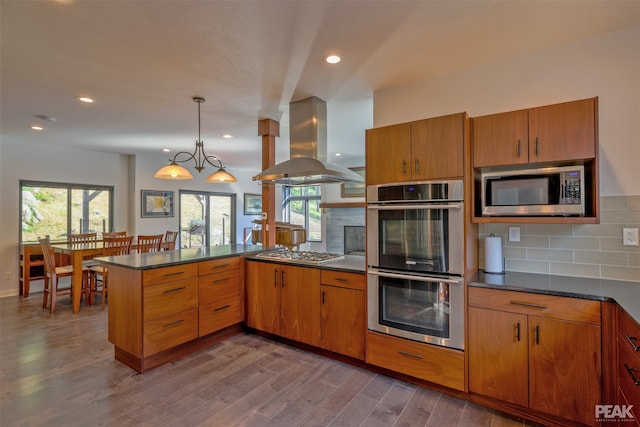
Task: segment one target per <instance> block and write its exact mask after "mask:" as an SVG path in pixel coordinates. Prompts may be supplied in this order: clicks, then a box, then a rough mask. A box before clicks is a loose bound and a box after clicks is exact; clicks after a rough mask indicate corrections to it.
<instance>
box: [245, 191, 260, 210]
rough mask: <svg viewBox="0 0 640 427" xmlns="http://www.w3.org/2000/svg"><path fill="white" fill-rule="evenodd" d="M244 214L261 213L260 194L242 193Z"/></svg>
mask: <svg viewBox="0 0 640 427" xmlns="http://www.w3.org/2000/svg"><path fill="white" fill-rule="evenodd" d="M244 214H245V215H261V214H262V195H261V194H249V193H244Z"/></svg>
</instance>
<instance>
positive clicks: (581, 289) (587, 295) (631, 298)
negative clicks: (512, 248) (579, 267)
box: [468, 271, 640, 323]
mask: <svg viewBox="0 0 640 427" xmlns="http://www.w3.org/2000/svg"><path fill="white" fill-rule="evenodd" d="M468 285H469V286H475V287H482V288H492V289H502V290H508V291H517V292H529V293H537V294H545V295H556V296H565V297H573V298H583V299H592V300H597V301H615V302H617V303H618V304H619V305H620V306H621V307H622V308H623V309H624V310H625V311H626V312H627V313H629V315H631V317H633V318H634V319H635V320H636V321H637V322H638V323H640V283H637V282H625V281H621V280H606V279H591V278H586V277H570V276H553V275H546V274H533V273H518V272H514V271H507V272H506V273H505V274H490V273H485V272H483V271H478V273H476V274H475V275H474V276H473V277H471V279H470V280H469V282H468Z"/></svg>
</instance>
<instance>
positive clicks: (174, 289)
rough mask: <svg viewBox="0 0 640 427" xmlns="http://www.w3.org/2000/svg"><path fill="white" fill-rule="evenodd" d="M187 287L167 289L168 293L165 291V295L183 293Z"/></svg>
mask: <svg viewBox="0 0 640 427" xmlns="http://www.w3.org/2000/svg"><path fill="white" fill-rule="evenodd" d="M186 288H187V287H186V286H180V287H179V288H173V289H167V290H166V291H164V293H165V294H170V293H172V292H178V291H181V290H183V289H186Z"/></svg>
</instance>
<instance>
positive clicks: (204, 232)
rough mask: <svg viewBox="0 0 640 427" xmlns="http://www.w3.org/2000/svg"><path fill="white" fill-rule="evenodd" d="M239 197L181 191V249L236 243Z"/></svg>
mask: <svg viewBox="0 0 640 427" xmlns="http://www.w3.org/2000/svg"><path fill="white" fill-rule="evenodd" d="M235 206H236V195H235V194H226V193H211V192H205V191H186V190H180V241H179V246H180V248H193V247H203V246H219V245H228V244H233V243H235V242H236V232H235V229H236V218H235Z"/></svg>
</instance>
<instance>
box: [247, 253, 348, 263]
mask: <svg viewBox="0 0 640 427" xmlns="http://www.w3.org/2000/svg"><path fill="white" fill-rule="evenodd" d="M256 258H265V259H273V260H282V261H290V262H297V263H301V264H324V263H328V262H332V261H340V260H343V259H344V256H342V255H339V254H329V253H324V252H308V251H273V252H263V253H260V254H257V255H256Z"/></svg>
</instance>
